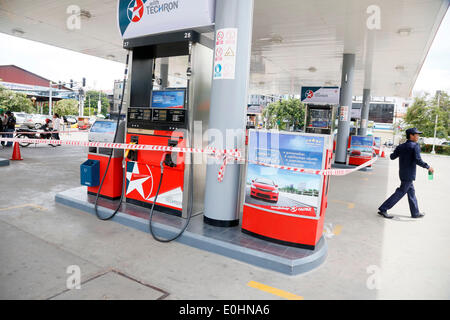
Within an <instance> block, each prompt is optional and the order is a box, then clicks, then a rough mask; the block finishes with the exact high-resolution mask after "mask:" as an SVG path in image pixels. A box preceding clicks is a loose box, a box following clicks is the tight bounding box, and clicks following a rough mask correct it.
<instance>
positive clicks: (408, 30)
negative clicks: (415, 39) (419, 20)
mask: <svg viewBox="0 0 450 320" xmlns="http://www.w3.org/2000/svg"><path fill="white" fill-rule="evenodd" d="M397 33H398V34H399V35H400V36H401V37H407V36H409V35H410V33H411V28H400V29H398V30H397Z"/></svg>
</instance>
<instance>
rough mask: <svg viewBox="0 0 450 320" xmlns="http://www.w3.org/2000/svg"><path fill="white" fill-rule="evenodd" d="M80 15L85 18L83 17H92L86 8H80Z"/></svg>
mask: <svg viewBox="0 0 450 320" xmlns="http://www.w3.org/2000/svg"><path fill="white" fill-rule="evenodd" d="M80 17H81V18H85V19H90V18H91V17H92V14H91V13H90V12H89V11H88V10H84V9H81V11H80Z"/></svg>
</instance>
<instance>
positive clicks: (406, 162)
mask: <svg viewBox="0 0 450 320" xmlns="http://www.w3.org/2000/svg"><path fill="white" fill-rule="evenodd" d="M421 133H422V132H420V131H419V130H417V128H410V129H408V130H406V138H407V139H408V140H407V141H406V142H405V143H402V144H401V145H399V146H398V147H397V148H395V150H394V152H393V153H391V156H390V157H391V160H395V159H397V158H399V165H400V181H401V184H400V187H398V188H397V190H395V192H394V194H392V196H390V197H389V198H388V199H387V200H386V201H385V202H384V203H383V204H382V205H381V206H380V207H379V208H378V214H380V215H382V216H383V217H385V218H388V219H392V218H393V216H391V215H389V214H388V213H387V210H389V209H391V208H392V207H393V206H394V205H395V204H396V203H397V202H398V201H399V200H400V199H401V198H403V196H404V195H405V194H407V195H408V203H409V210H410V211H411V217H413V218H422V217H423V216H424V214H423V213H420V212H419V207H418V205H417V199H416V194H415V190H414V185H413V181H414V180H416V165H418V166H421V167H422V168H426V169H428V171H429V172H431V173H433V172H434V169H433V168H432V167H430V166H429V165H428V164H427V163H425V162H423V161H422V158H421V157H420V147H419V144H418V143H417V141H419V134H421Z"/></svg>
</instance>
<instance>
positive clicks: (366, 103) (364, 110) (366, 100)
mask: <svg viewBox="0 0 450 320" xmlns="http://www.w3.org/2000/svg"><path fill="white" fill-rule="evenodd" d="M369 109H370V89H364V90H363V99H362V106H361V128H360V129H359V132H358V134H359V135H360V136H367V123H368V122H369Z"/></svg>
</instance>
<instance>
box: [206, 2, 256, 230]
mask: <svg viewBox="0 0 450 320" xmlns="http://www.w3.org/2000/svg"><path fill="white" fill-rule="evenodd" d="M215 20H216V21H215V29H216V30H219V29H222V28H237V47H236V53H235V54H236V66H235V76H234V79H214V80H212V88H211V109H210V118H209V130H212V131H213V132H215V134H213V133H211V134H210V137H209V138H208V139H209V143H210V145H211V146H213V147H217V148H224V147H227V148H238V149H241V150H243V149H244V146H245V121H246V108H247V100H248V93H247V91H248V81H249V73H250V54H251V44H252V29H253V0H217V2H216V19H215ZM230 130H234V132H238V133H239V134H238V135H237V138H234V139H226V138H227V131H228V133H230ZM210 132H211V131H210ZM217 133H219V134H217ZM213 135H214V139H213V141H211V138H212V137H213ZM219 136H220V137H219ZM225 140H226V141H225ZM220 166H221V165H220V164H218V163H217V160H214V159H212V158H209V159H208V165H207V170H206V192H205V212H204V220H205V222H206V223H208V224H211V225H216V226H224V227H226V226H235V225H238V224H239V209H240V203H239V201H240V196H239V194H240V187H239V186H240V182H239V180H240V171H241V166H242V165H240V164H228V165H227V167H226V170H225V175H224V179H223V181H222V182H219V181H218V180H217V174H218V172H219V169H220Z"/></svg>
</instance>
